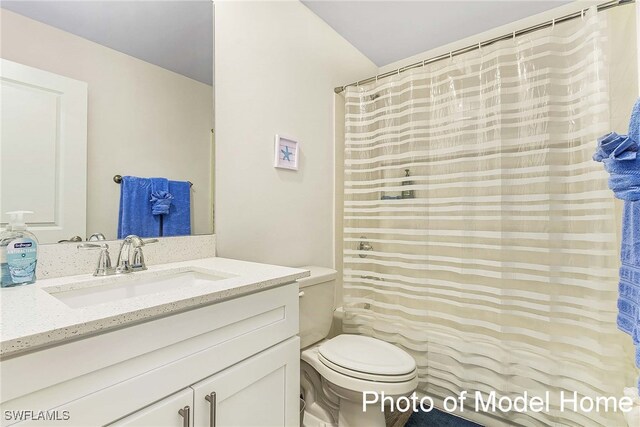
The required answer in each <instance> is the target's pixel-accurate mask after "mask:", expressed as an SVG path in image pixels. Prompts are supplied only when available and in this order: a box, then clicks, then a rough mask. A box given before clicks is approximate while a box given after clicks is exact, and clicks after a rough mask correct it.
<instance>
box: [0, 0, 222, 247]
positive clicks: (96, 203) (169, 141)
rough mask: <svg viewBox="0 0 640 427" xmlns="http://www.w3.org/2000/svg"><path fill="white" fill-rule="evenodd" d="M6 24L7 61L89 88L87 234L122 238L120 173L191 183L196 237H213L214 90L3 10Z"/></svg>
mask: <svg viewBox="0 0 640 427" xmlns="http://www.w3.org/2000/svg"><path fill="white" fill-rule="evenodd" d="M0 20H1V21H0V24H1V29H0V36H1V44H0V56H1V57H2V58H5V59H8V60H11V61H14V62H19V63H21V64H25V65H29V66H31V67H36V68H40V69H43V70H46V71H50V72H53V73H56V74H60V75H63V76H66V77H70V78H73V79H77V80H82V81H85V82H87V83H88V87H89V108H88V110H89V111H88V143H87V144H88V159H87V161H88V163H87V165H88V171H87V180H88V182H87V184H88V186H87V188H88V191H87V193H88V194H87V233H88V234H91V233H94V232H102V233H104V234H105V235H107V237H108V238H115V234H116V228H117V222H118V205H119V194H120V188H119V186H118V185H117V184H115V183H114V182H113V176H114V175H115V174H120V175H137V176H165V177H168V178H171V179H177V180H189V181H192V182H193V183H194V186H193V192H192V205H193V206H192V210H193V214H192V231H193V232H195V233H210V232H211V211H212V206H211V205H212V204H211V176H210V174H211V172H210V169H211V168H210V164H211V159H210V158H211V129H212V128H213V102H212V99H213V90H212V87H211V86H209V85H206V84H203V83H200V82H197V81H195V80H192V79H190V78H187V77H184V76H182V75H179V74H176V73H174V72H172V71H168V70H166V69H164V68H160V67H158V66H155V65H152V64H150V63H147V62H144V61H141V60H139V59H136V58H133V57H131V56H128V55H125V54H123V53H120V52H117V51H115V50H112V49H109V48H107V47H104V46H101V45H99V44H96V43H93V42H90V41H88V40H86V39H83V38H81V37H77V36H75V35H73V34H70V33H67V32H64V31H61V30H58V29H56V28H53V27H50V26H48V25H44V24H42V23H40V22H37V21H34V20H31V19H28V18H25V17H23V16H21V15H17V14H15V13H13V12H9V11H7V10H4V9H0ZM70 237H71V236H70Z"/></svg>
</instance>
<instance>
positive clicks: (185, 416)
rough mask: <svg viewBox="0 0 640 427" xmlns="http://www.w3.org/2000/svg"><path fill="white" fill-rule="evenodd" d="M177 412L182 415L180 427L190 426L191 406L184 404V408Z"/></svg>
mask: <svg viewBox="0 0 640 427" xmlns="http://www.w3.org/2000/svg"><path fill="white" fill-rule="evenodd" d="M178 414H180V416H182V427H190V426H191V419H190V418H191V408H190V407H188V406H185V407H184V408H182V409H180V410H179V411H178Z"/></svg>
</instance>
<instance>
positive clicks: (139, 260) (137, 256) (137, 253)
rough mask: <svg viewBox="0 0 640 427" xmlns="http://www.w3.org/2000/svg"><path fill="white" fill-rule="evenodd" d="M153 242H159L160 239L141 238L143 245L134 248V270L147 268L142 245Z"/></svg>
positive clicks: (132, 265) (132, 264)
mask: <svg viewBox="0 0 640 427" xmlns="http://www.w3.org/2000/svg"><path fill="white" fill-rule="evenodd" d="M152 243H158V239H146V240H141V245H140V246H137V247H136V248H134V249H133V260H132V261H131V269H132V270H133V271H142V270H146V269H147V264H145V262H144V253H142V247H143V246H145V245H150V244H152Z"/></svg>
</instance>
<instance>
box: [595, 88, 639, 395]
mask: <svg viewBox="0 0 640 427" xmlns="http://www.w3.org/2000/svg"><path fill="white" fill-rule="evenodd" d="M639 142H640V99H638V101H636V104H635V105H634V107H633V112H632V113H631V121H630V123H629V134H628V135H618V134H617V133H615V132H612V133H610V134H608V135H605V136H603V137H602V138H600V139H599V140H598V149H597V151H596V153H595V154H594V155H593V159H594V160H595V161H598V162H602V163H603V164H604V167H605V169H606V170H607V172H609V174H610V177H609V188H610V189H611V190H613V192H614V194H615V196H616V197H617V198H619V199H622V200H624V213H623V217H622V248H621V261H622V266H621V267H620V282H619V284H618V318H617V323H618V328H619V329H620V330H622V331H624V332H626V333H627V334H629V335H630V336H631V337H632V339H633V343H634V344H635V346H636V355H635V356H636V357H635V362H636V366H637V367H638V368H640V156H638V147H639V146H638V143H639ZM638 390H640V378H639V379H638Z"/></svg>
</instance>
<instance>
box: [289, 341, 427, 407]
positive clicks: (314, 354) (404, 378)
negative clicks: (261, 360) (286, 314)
mask: <svg viewBox="0 0 640 427" xmlns="http://www.w3.org/2000/svg"><path fill="white" fill-rule="evenodd" d="M338 337H350V338H348V340H349V339H351V338H353V337H359V336H358V335H338ZM338 337H336V338H338ZM336 338H333V339H332V340H329V341H324V342H323V343H321V344H320V345H315V346H313V347H310V348H307V349H306V350H304V351H303V352H302V354H301V355H300V357H301V359H302V360H303V361H304V362H307V363H308V364H310V365H311V366H312V367H313V368H314V369H315V370H316V371H317V372H318V373H319V374H320V375H321V376H322V378H324V379H326V380H327V381H329V382H330V383H332V384H335V385H337V386H339V387H342V388H344V389H347V390H351V391H354V392H357V393H363V392H365V391H377V392H378V393H384V394H385V395H387V396H399V395H405V394H406V393H410V392H412V391H413V390H415V389H416V387H417V385H418V372H417V371H418V370H417V369H416V368H415V361H414V362H413V370H412V371H411V372H408V373H407V372H404V373H402V374H399V375H384V374H372V373H370V372H363V371H356V370H352V369H348V368H345V367H343V366H341V365H338V364H336V363H335V362H334V361H332V360H328V359H327V358H326V357H324V356H321V355H320V347H322V346H323V345H324V344H326V343H328V342H331V341H333V340H335V339H336ZM371 339H374V338H371ZM343 340H344V338H340V340H338V341H335V342H334V344H339V343H341V342H343V343H344V341H343ZM376 341H378V340H376ZM348 344H349V343H348ZM348 344H347V345H348ZM374 345H375V344H374ZM389 345H391V344H389ZM331 347H332V346H330V347H328V348H329V349H331ZM324 350H325V354H329V357H331V356H332V355H336V356H337V354H335V353H332V352H331V351H330V350H329V351H327V347H325V349H324ZM398 350H399V351H401V352H402V353H404V351H403V350H400V349H398ZM347 356H348V355H347ZM356 356H357V354H356ZM406 356H407V357H409V358H411V356H409V355H408V354H407V355H406ZM348 358H353V356H348ZM359 359H360V358H356V360H359ZM402 359H404V358H402ZM365 360H366V359H365ZM372 360H373V359H372ZM411 360H413V358H411ZM343 363H345V362H344V360H343ZM350 366H354V364H351V365H350ZM358 366H360V367H362V366H363V364H360V365H358ZM403 366H405V367H406V366H407V365H403ZM405 369H406V368H402V369H397V370H396V372H398V371H403V370H405ZM372 370H373V369H372ZM386 371H387V372H389V371H391V369H387V370H386ZM370 378H371V379H370Z"/></svg>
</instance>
